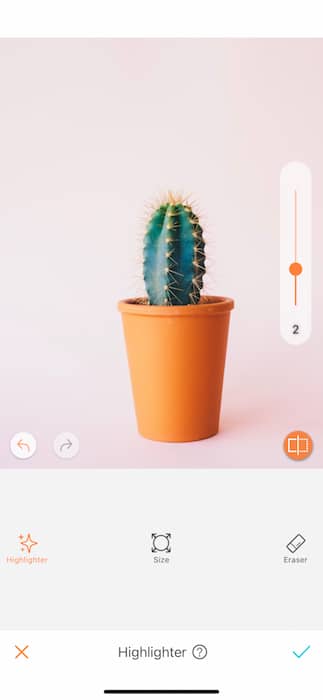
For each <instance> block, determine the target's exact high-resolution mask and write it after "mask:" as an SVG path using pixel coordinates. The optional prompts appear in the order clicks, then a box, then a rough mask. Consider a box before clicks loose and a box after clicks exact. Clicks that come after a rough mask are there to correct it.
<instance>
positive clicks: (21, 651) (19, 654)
mask: <svg viewBox="0 0 323 700" xmlns="http://www.w3.org/2000/svg"><path fill="white" fill-rule="evenodd" d="M15 647H16V649H17V651H18V654H17V656H16V657H15V658H16V659H18V657H19V656H24V657H25V659H29V656H27V654H26V653H25V651H26V649H29V644H27V646H26V647H24V649H20V648H19V647H17V644H15Z"/></svg>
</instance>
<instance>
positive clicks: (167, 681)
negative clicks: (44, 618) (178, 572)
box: [0, 630, 323, 700]
mask: <svg viewBox="0 0 323 700" xmlns="http://www.w3.org/2000/svg"><path fill="white" fill-rule="evenodd" d="M0 654H1V669H2V671H1V678H0V696H1V697H5V698H6V700H17V698H20V697H21V698H24V700H43V698H44V697H46V700H54V699H55V700H56V699H57V698H58V697H60V698H63V699H64V700H69V699H70V700H76V699H77V700H89V699H91V700H99V698H103V697H104V696H106V695H110V696H122V697H124V698H125V700H127V697H128V696H129V698H130V696H133V695H135V696H137V697H139V698H140V697H141V696H143V697H145V698H147V697H151V698H153V697H154V696H155V695H161V696H163V695H165V696H167V698H170V696H174V697H175V696H176V697H177V696H182V697H183V700H184V698H185V696H187V697H188V696H191V695H193V696H195V697H196V698H198V696H200V697H201V698H202V697H203V696H205V695H219V697H220V698H223V699H225V700H238V698H239V699H241V700H259V698H261V699H262V700H269V699H270V700H272V698H277V700H281V699H282V698H293V700H304V698H305V697H307V698H311V700H319V699H320V700H321V698H322V695H323V679H322V673H321V669H322V665H323V631H322V632H318V631H301V632H285V631H282V632H280V631H277V632H272V631H270V632H266V631H264V632H227V631H225V632H221V631H216V632H203V631H200V632H196V631H194V632H182V631H180V632H173V631H172V632H165V631H163V632H154V633H152V632H144V631H139V632H133V631H131V632H123V631H122V632H120V631H116V632H113V631H106V632H103V631H100V632H92V631H91V632H90V631H88V632H86V631H84V632H75V631H73V632H68V631H64V632H63V631H62V632H57V631H55V632H50V631H48V632H33V631H30V632H29V631H26V630H24V631H21V632H19V631H15V632H1V633H0Z"/></svg>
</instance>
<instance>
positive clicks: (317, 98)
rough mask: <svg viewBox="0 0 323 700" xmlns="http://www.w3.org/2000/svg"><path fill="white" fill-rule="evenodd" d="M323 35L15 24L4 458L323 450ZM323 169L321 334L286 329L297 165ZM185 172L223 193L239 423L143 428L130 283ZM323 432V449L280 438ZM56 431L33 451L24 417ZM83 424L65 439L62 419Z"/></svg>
mask: <svg viewBox="0 0 323 700" xmlns="http://www.w3.org/2000/svg"><path fill="white" fill-rule="evenodd" d="M322 68H323V41H322V40H250V41H249V40H205V39H204V40H1V41H0V154H1V157H0V193H1V196H0V227H1V248H0V251H1V255H0V314H1V349H0V353H1V363H0V365H1V370H0V372H1V377H0V379H1V397H0V401H1V404H0V413H1V423H0V464H1V467H8V468H13V467H21V468H25V467H31V466H33V467H55V468H66V467H93V468H95V467H197V466H198V467H206V468H213V467H273V468H275V467H295V466H299V467H302V468H303V467H304V468H305V467H306V468H310V467H320V466H323V430H322V423H323V369H322V366H323V363H322V340H323V314H322V303H323V276H322V260H323V236H322V230H323V211H322V191H323V165H322V164H323V136H322V134H323V126H322V125H323V99H322ZM289 160H302V161H305V162H306V163H307V164H308V165H309V166H310V168H311V170H312V175H313V229H314V231H313V233H314V269H313V334H312V338H311V340H310V341H309V342H308V343H307V344H305V345H304V346H302V347H298V348H293V347H289V346H288V345H287V344H285V343H284V341H283V340H281V338H280V334H279V172H280V168H281V167H282V165H284V164H285V163H286V162H288V161H289ZM168 188H174V189H181V190H183V191H184V192H192V193H193V195H194V197H195V198H196V199H197V200H198V201H199V203H200V207H201V209H202V211H203V212H205V217H204V224H205V230H206V236H207V241H208V244H209V245H208V253H209V256H210V260H211V262H210V274H209V280H208V287H207V290H208V291H209V292H214V293H216V294H220V295H228V296H231V297H233V298H234V299H235V301H236V309H235V311H234V312H233V314H232V325H231V333H230V344H229V354H228V361H227V370H226V377H225V386H224V398H223V417H222V431H221V433H220V434H219V435H218V436H217V437H215V438H213V439H211V440H207V441H204V442H200V443H194V444H184V445H168V444H159V443H151V442H148V441H145V440H143V439H142V438H140V437H139V436H138V435H137V432H136V426H135V419H134V413H133V407H132V398H131V394H130V384H129V378H128V370H127V366H126V357H125V350H124V343H123V337H122V331H121V321H120V318H119V316H118V313H117V311H116V303H117V300H118V299H119V298H124V297H126V296H131V295H134V294H136V293H138V292H140V291H141V286H140V284H139V285H138V280H137V277H138V276H140V264H139V263H138V262H136V255H137V238H138V235H140V231H141V223H140V217H141V215H142V214H143V211H144V205H145V203H146V202H147V201H150V200H151V199H154V197H155V196H156V195H158V194H159V193H160V192H163V191H164V190H167V189H168ZM293 429H302V430H306V431H308V432H310V433H311V434H312V437H313V439H314V441H315V450H314V452H313V455H312V457H311V458H310V459H309V460H307V462H299V463H295V462H291V461H290V460H288V459H287V458H286V457H285V455H284V454H283V451H282V441H283V438H284V436H285V435H286V433H288V432H289V431H290V430H293ZM18 431H29V432H32V433H34V434H35V436H36V438H37V440H38V451H37V453H36V455H35V456H34V458H33V459H32V460H30V461H25V462H19V461H18V460H16V459H15V458H14V457H13V456H12V455H10V452H9V441H10V438H11V436H12V434H13V433H16V432H18ZM62 431H72V432H74V433H76V434H77V435H78V437H79V439H80V442H81V451H80V454H79V456H78V457H77V458H75V459H74V460H71V461H69V462H67V461H60V460H59V459H58V458H57V457H56V456H55V454H54V453H53V441H54V438H55V436H56V435H57V433H60V432H62Z"/></svg>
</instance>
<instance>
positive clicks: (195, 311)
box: [118, 295, 234, 316]
mask: <svg viewBox="0 0 323 700" xmlns="http://www.w3.org/2000/svg"><path fill="white" fill-rule="evenodd" d="M146 301H147V297H133V298H130V299H122V301H119V303H118V309H119V311H120V312H121V313H122V314H135V315H137V316H206V315H218V314H223V313H227V312H228V311H231V310H232V309H233V308H234V301H233V299H230V297H218V296H212V295H204V296H201V301H202V303H199V304H188V305H187V306H154V305H150V304H147V303H145V302H146Z"/></svg>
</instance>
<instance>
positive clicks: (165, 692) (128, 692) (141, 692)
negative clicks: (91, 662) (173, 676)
mask: <svg viewBox="0 0 323 700" xmlns="http://www.w3.org/2000/svg"><path fill="white" fill-rule="evenodd" d="M104 693H105V695H219V694H220V691H219V690H206V689H204V690H178V689H176V690H147V689H145V690H105V691H104Z"/></svg>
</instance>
